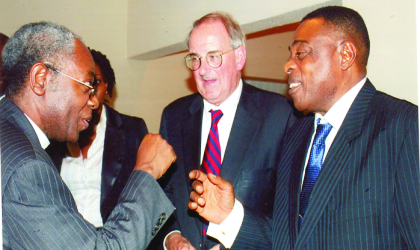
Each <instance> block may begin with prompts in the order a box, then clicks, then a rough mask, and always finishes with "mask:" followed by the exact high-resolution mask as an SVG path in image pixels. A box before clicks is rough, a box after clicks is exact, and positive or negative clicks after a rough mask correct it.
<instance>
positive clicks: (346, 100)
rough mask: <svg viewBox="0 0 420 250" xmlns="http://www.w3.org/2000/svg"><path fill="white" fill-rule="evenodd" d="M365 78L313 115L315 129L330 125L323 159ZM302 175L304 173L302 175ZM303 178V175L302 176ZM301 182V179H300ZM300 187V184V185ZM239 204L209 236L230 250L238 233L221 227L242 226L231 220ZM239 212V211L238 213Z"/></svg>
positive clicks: (236, 202) (237, 202) (240, 223)
mask: <svg viewBox="0 0 420 250" xmlns="http://www.w3.org/2000/svg"><path fill="white" fill-rule="evenodd" d="M366 79H367V78H366V77H365V78H363V79H362V80H361V81H360V82H359V83H357V84H356V85H355V86H353V88H351V89H350V90H349V91H347V93H345V94H344V95H343V96H342V97H341V98H340V99H339V100H338V101H337V102H336V103H335V104H334V105H333V106H332V107H331V108H330V110H328V112H327V113H326V114H325V116H322V115H320V114H318V113H316V114H315V121H314V126H315V128H316V126H317V124H316V120H317V119H318V118H321V122H320V123H321V124H324V123H327V122H328V123H330V124H331V125H332V129H331V132H330V133H329V134H328V136H327V138H326V139H325V153H324V159H325V157H326V156H327V154H328V151H329V149H330V147H331V144H332V143H333V141H334V139H335V136H336V135H337V132H338V130H339V129H340V127H341V125H342V124H343V121H344V118H345V117H346V115H347V113H348V111H349V109H350V107H351V105H352V104H353V101H354V99H355V98H356V96H357V95H358V94H359V92H360V90H361V89H362V87H363V85H364V84H365V82H366ZM315 132H316V129H314V132H313V134H312V139H311V145H310V147H309V148H308V152H307V155H306V164H305V169H306V165H307V163H308V159H309V154H310V151H311V150H310V148H311V147H312V142H313V140H314V137H315ZM303 174H304V173H303ZM303 176H304V175H303ZM302 180H303V178H302ZM301 185H302V183H301ZM238 204H240V202H239V201H237V200H235V206H234V208H233V210H232V212H231V213H230V214H229V216H228V217H227V218H226V219H225V220H224V221H223V222H222V223H221V224H220V225H219V228H218V230H219V232H218V233H217V234H214V235H211V236H212V237H214V238H216V239H218V240H219V241H220V242H221V243H222V244H223V245H224V246H225V247H226V248H230V247H231V246H232V245H233V242H234V241H235V239H236V236H237V235H238V232H239V230H238V231H236V233H231V232H229V231H228V230H229V228H222V225H225V224H229V225H226V226H229V227H234V228H237V227H238V226H239V229H240V227H241V225H242V221H243V216H242V218H241V219H240V220H239V219H238V218H233V217H234V214H235V213H242V214H243V213H244V208H243V206H241V208H237V207H236V206H238ZM238 210H240V211H238ZM226 232H229V234H226ZM207 235H210V233H209V230H208V231H207Z"/></svg>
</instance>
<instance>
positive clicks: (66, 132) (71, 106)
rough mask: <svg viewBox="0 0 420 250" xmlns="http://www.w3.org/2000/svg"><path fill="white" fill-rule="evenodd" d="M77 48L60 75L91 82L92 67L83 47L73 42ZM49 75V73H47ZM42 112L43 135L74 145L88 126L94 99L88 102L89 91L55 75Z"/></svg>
mask: <svg viewBox="0 0 420 250" xmlns="http://www.w3.org/2000/svg"><path fill="white" fill-rule="evenodd" d="M75 44H76V48H75V55H74V57H73V59H72V60H71V61H70V62H68V63H67V65H66V67H65V68H63V69H61V71H62V72H63V73H65V74H67V75H69V76H72V77H74V78H75V79H78V80H80V81H83V82H93V79H94V72H95V64H94V62H93V59H92V56H91V55H90V52H89V50H88V49H87V48H86V47H85V45H84V44H83V43H82V42H80V41H79V40H77V39H76V40H75ZM50 72H52V71H50ZM50 84H51V86H52V87H51V88H50V90H49V92H48V96H46V97H45V98H49V99H48V101H46V106H45V110H44V113H43V116H42V118H41V119H42V123H43V124H44V129H45V131H44V132H45V133H46V135H47V137H48V138H50V139H56V140H58V141H70V142H76V141H77V140H78V138H79V132H81V131H82V130H85V129H86V128H87V127H88V126H89V121H90V119H91V117H92V107H93V106H94V107H98V99H97V97H96V96H95V95H94V96H93V97H92V98H90V99H89V93H90V89H89V88H88V87H86V86H84V85H82V84H80V83H78V82H76V81H74V80H72V79H70V78H69V77H67V76H64V75H62V74H58V75H56V77H55V78H54V80H53V81H52V82H50Z"/></svg>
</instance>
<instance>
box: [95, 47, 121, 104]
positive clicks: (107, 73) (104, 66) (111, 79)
mask: <svg viewBox="0 0 420 250" xmlns="http://www.w3.org/2000/svg"><path fill="white" fill-rule="evenodd" d="M89 51H90V53H91V54H92V57H93V60H94V61H95V63H97V64H98V66H99V68H100V69H101V71H102V76H103V77H104V82H106V83H108V88H107V91H108V94H109V96H110V97H112V91H113V89H114V86H115V74H114V70H113V69H112V67H111V63H110V62H109V60H108V58H106V55H104V54H102V53H101V52H99V51H97V50H94V49H91V48H89Z"/></svg>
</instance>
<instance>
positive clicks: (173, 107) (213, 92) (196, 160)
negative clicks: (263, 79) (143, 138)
mask: <svg viewBox="0 0 420 250" xmlns="http://www.w3.org/2000/svg"><path fill="white" fill-rule="evenodd" d="M187 44H188V46H189V54H188V55H187V56H186V57H185V59H186V64H187V66H188V67H189V68H190V69H191V70H192V72H193V75H194V79H195V81H196V84H197V88H198V91H199V93H195V94H192V95H189V96H186V97H183V98H180V99H178V100H176V101H174V102H173V103H171V104H169V105H168V106H167V107H166V108H165V109H164V111H163V115H162V121H161V128H160V133H161V134H162V137H163V138H165V139H166V140H168V143H169V144H171V145H172V146H173V148H174V150H175V152H176V154H177V157H178V160H177V161H176V162H175V163H174V166H173V171H171V173H169V172H168V173H167V176H166V175H165V176H166V177H167V181H168V183H167V184H166V186H165V188H164V190H165V191H166V193H167V195H168V197H170V199H171V200H172V201H173V203H174V205H175V207H176V208H177V209H176V211H175V213H174V214H175V216H174V222H173V224H172V228H171V230H178V231H177V232H173V233H172V234H170V235H169V236H168V237H167V238H166V247H167V248H168V249H209V248H211V247H213V246H214V245H215V244H216V243H218V242H217V240H215V239H214V238H212V237H204V236H203V226H205V223H203V220H201V219H200V217H199V216H198V215H197V214H196V213H194V212H191V211H188V207H187V201H188V200H189V193H190V192H191V190H192V187H191V180H190V179H189V178H188V173H189V172H190V171H191V170H193V169H203V167H201V166H200V164H201V161H202V160H203V158H204V156H203V155H205V153H204V151H205V148H206V142H207V138H208V137H210V136H209V130H210V126H211V122H210V121H211V113H210V112H209V111H210V110H221V111H222V112H223V116H222V117H221V118H220V122H219V123H218V125H217V128H218V137H219V139H220V151H221V159H222V160H221V168H220V176H222V177H223V178H225V179H226V180H228V181H229V182H231V183H232V184H233V185H234V187H235V194H236V197H237V199H238V200H240V201H241V202H242V204H243V205H244V206H245V207H247V208H249V209H250V210H252V211H255V213H258V214H261V215H265V216H271V215H272V212H273V197H274V188H275V166H276V163H277V161H278V159H279V158H280V157H281V155H280V154H279V153H278V150H279V148H280V146H281V144H282V141H283V136H284V134H285V131H286V130H287V129H288V128H289V127H291V126H292V124H293V123H294V122H295V121H296V117H295V116H294V113H293V109H292V105H291V104H289V102H288V100H287V99H286V98H285V97H283V96H281V95H279V94H275V93H272V92H267V91H264V90H260V89H258V88H255V87H253V86H251V85H248V84H246V83H245V82H244V81H243V80H242V79H241V70H242V68H243V66H244V64H245V60H246V49H245V35H244V33H243V31H242V29H241V27H240V26H239V24H237V22H236V21H235V20H233V18H232V17H231V16H230V15H229V14H227V13H222V12H215V13H210V14H208V15H206V16H204V17H202V18H201V19H199V20H197V21H196V22H195V23H194V25H193V29H192V31H191V32H190V35H189V39H188V42H187ZM203 162H205V160H203ZM168 179H169V180H168ZM168 224H170V223H169V222H168ZM211 228H212V225H210V227H209V232H211ZM162 232H163V230H162ZM181 234H182V235H181ZM203 237H204V239H203ZM160 244H162V243H160ZM226 246H228V247H229V244H226ZM183 247H184V248H183ZM221 247H222V249H224V246H221Z"/></svg>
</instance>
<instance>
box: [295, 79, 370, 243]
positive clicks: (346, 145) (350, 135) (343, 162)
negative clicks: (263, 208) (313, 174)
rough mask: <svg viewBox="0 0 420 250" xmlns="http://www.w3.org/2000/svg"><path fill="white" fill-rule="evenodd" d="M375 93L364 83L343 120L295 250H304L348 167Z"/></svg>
mask: <svg viewBox="0 0 420 250" xmlns="http://www.w3.org/2000/svg"><path fill="white" fill-rule="evenodd" d="M375 91H376V90H375V88H374V87H373V85H372V84H371V83H370V81H369V80H367V81H366V83H365V85H364V86H363V88H362V89H361V90H360V92H359V94H358V95H357V97H356V99H355V100H354V102H353V104H352V106H351V107H350V109H349V112H348V113H347V115H346V118H345V119H344V121H343V124H342V125H341V128H340V130H339V131H338V133H337V135H336V137H335V139H334V142H333V144H332V145H331V148H330V151H329V152H328V155H327V156H326V158H325V160H324V163H323V166H322V169H321V171H320V173H319V176H318V179H317V182H316V184H315V187H314V190H313V191H312V197H311V201H310V204H309V206H308V208H307V211H306V214H305V221H304V223H303V224H302V228H301V230H300V232H299V235H298V238H297V242H296V249H302V248H304V247H305V244H306V242H307V240H308V239H309V238H310V236H311V234H312V232H313V230H314V229H315V227H316V226H317V224H318V221H319V219H320V218H321V217H322V215H323V214H324V211H325V207H326V206H327V204H328V202H329V200H330V198H331V196H332V194H333V192H334V190H335V188H336V186H337V184H338V182H339V181H340V179H341V175H342V173H343V171H344V169H345V168H346V167H347V162H348V159H349V157H350V155H351V142H352V140H353V139H354V138H356V137H357V136H358V135H360V133H361V131H362V129H363V121H364V119H365V116H366V114H367V109H368V106H369V103H370V101H371V99H372V97H373V95H374V93H375Z"/></svg>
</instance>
